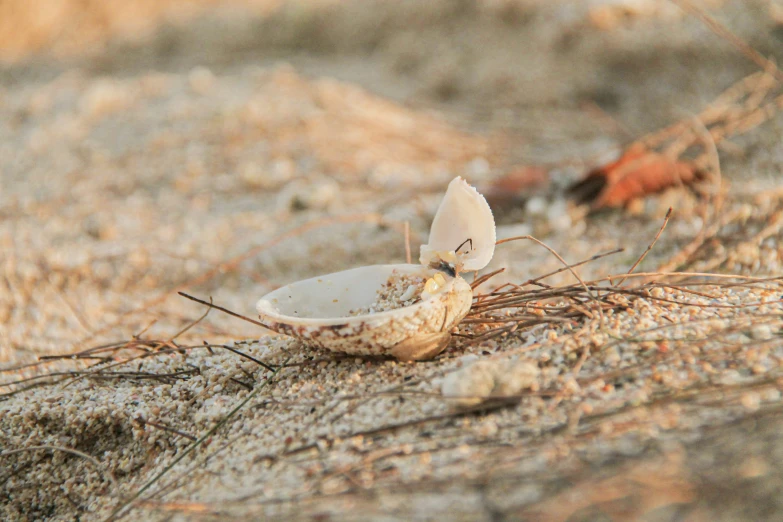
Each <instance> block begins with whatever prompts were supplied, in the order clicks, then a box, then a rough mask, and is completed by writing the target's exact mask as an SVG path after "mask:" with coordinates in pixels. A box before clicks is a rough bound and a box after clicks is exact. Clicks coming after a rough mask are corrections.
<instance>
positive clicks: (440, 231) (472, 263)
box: [419, 176, 495, 271]
mask: <svg viewBox="0 0 783 522" xmlns="http://www.w3.org/2000/svg"><path fill="white" fill-rule="evenodd" d="M455 251H456V257H457V263H458V265H459V268H460V269H461V270H462V271H472V270H481V269H482V268H484V267H485V266H487V264H488V263H489V262H490V260H491V259H492V256H493V254H494V253H495V218H494V216H493V215H492V210H491V209H490V208H489V204H488V203H487V200H486V199H484V196H482V195H481V194H479V192H478V191H477V190H476V189H475V188H473V187H471V186H470V185H469V184H468V183H467V182H466V181H465V180H464V179H462V178H461V177H459V176H458V177H456V178H454V179H453V180H452V181H451V183H449V187H448V189H447V190H446V195H445V196H444V197H443V201H441V203H440V206H439V207H438V211H437V212H436V214H435V219H434V220H433V221H432V227H431V228H430V237H429V242H428V243H427V244H426V245H422V246H421V256H420V258H419V261H420V262H421V263H422V264H423V265H425V266H426V265H430V264H432V263H433V261H435V262H437V261H438V258H439V257H441V258H442V257H443V255H442V253H448V252H455ZM446 261H447V260H446Z"/></svg>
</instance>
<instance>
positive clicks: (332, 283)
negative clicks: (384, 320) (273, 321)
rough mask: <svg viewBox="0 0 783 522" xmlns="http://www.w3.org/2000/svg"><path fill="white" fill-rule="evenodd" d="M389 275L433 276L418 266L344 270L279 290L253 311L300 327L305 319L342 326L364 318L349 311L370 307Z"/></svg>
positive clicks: (386, 266)
mask: <svg viewBox="0 0 783 522" xmlns="http://www.w3.org/2000/svg"><path fill="white" fill-rule="evenodd" d="M393 271H396V272H398V273H400V274H411V275H417V276H421V277H425V278H426V277H429V276H430V275H432V272H433V270H430V269H427V268H425V267H423V266H421V265H373V266H365V267H360V268H355V269H353V270H345V271H343V272H336V273H334V274H327V275H323V276H318V277H313V278H310V279H304V280H302V281H297V282H295V283H291V284H288V285H286V286H283V287H281V288H279V289H277V290H275V291H274V292H271V293H269V294H267V295H265V296H264V297H263V299H261V300H260V301H259V302H258V303H257V304H256V308H257V309H258V312H259V313H261V314H263V315H267V316H278V317H289V318H297V319H298V322H300V323H302V322H305V321H306V320H307V319H313V320H317V321H318V322H319V323H322V322H324V320H327V319H338V320H339V321H342V322H345V318H347V317H351V318H353V317H367V316H356V315H353V314H352V313H351V311H352V310H357V309H359V308H363V307H366V306H368V305H370V304H372V303H373V302H374V301H375V299H376V296H377V291H378V289H380V288H381V287H382V286H383V285H384V284H385V283H386V282H387V281H388V279H389V276H390V275H391V274H392V272H393ZM411 306H416V305H411ZM407 308H410V306H409V307H406V309H407ZM391 312H394V310H391V311H389V312H376V313H374V314H371V316H372V317H381V316H382V314H388V313H391Z"/></svg>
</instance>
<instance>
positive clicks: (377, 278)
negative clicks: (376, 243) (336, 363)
mask: <svg viewBox="0 0 783 522" xmlns="http://www.w3.org/2000/svg"><path fill="white" fill-rule="evenodd" d="M494 251H495V220H494V218H493V216H492V211H491V210H490V208H489V205H488V204H487V202H486V200H485V199H484V197H483V196H482V195H481V194H479V193H478V191H476V189H474V188H473V187H471V186H470V185H468V183H467V182H466V181H465V180H463V179H462V178H460V177H457V178H455V179H454V180H452V182H451V183H450V184H449V187H448V190H447V191H446V195H445V196H444V198H443V201H442V202H441V204H440V207H438V211H437V213H436V214H435V219H434V220H433V223H432V228H431V229H430V237H429V242H428V243H427V244H426V245H422V246H421V256H420V258H419V261H420V263H421V264H419V265H413V264H396V265H372V266H364V267H361V268H354V269H352V270H345V271H342V272H336V273H333V274H327V275H322V276H318V277H313V278H311V279H305V280H302V281H297V282H296V283H291V284H288V285H286V286H283V287H282V288H278V289H277V290H275V291H273V292H270V293H269V294H267V295H265V296H264V297H262V298H261V299H260V300H259V301H258V303H257V304H256V309H257V310H258V314H259V317H260V320H261V322H262V323H263V324H264V325H265V326H266V327H267V328H269V329H271V330H274V331H276V332H279V333H282V334H286V335H290V336H293V337H296V338H299V339H301V340H302V341H304V342H305V343H306V344H309V345H312V346H318V347H321V348H326V349H329V350H333V351H335V352H341V353H347V354H360V355H391V356H393V357H396V358H397V359H400V360H420V359H428V358H432V357H434V356H436V355H437V354H439V353H440V352H441V351H443V349H445V348H446V346H447V345H448V343H449V339H450V338H451V330H452V328H453V327H454V326H456V325H457V324H458V323H459V322H460V321H461V320H462V319H463V318H464V317H465V315H466V314H467V313H468V311H469V310H470V306H471V304H472V302H473V291H472V289H471V287H470V285H469V284H468V283H467V282H466V281H465V280H464V279H463V278H462V277H461V275H460V273H461V272H466V271H477V270H481V269H482V268H484V267H485V266H486V265H487V263H489V261H490V260H491V259H492V255H493V254H494Z"/></svg>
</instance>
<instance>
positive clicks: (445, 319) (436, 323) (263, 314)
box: [256, 264, 473, 360]
mask: <svg viewBox="0 0 783 522" xmlns="http://www.w3.org/2000/svg"><path fill="white" fill-rule="evenodd" d="M395 272H396V273H397V274H401V275H412V276H420V277H422V278H424V279H429V278H432V277H433V276H434V275H435V274H436V273H440V272H438V271H437V270H434V269H431V268H427V267H424V266H421V265H407V264H400V265H373V266H365V267H361V268H354V269H352V270H345V271H343V272H336V273H333V274H327V275H322V276H318V277H313V278H311V279H305V280H302V281H298V282H296V283H291V284H289V285H286V286H284V287H282V288H279V289H277V290H275V291H274V292H271V293H269V294H267V295H266V296H264V297H263V298H262V299H261V300H260V301H258V303H257V305H256V309H257V311H258V314H259V317H260V319H261V322H263V323H264V324H265V325H266V326H267V327H268V328H269V329H271V330H274V331H276V332H279V333H282V334H286V335H290V336H293V337H297V338H299V339H302V340H303V341H305V342H306V343H307V344H311V345H315V346H320V347H322V348H327V349H329V350H333V351H337V352H342V353H348V354H362V355H382V354H383V355H393V356H395V357H397V358H398V359H402V360H417V359H425V358H428V357H433V356H435V355H437V354H438V353H440V352H441V351H442V350H443V348H445V346H446V345H447V344H448V340H449V337H450V333H449V332H450V330H451V328H452V327H453V326H455V325H456V324H457V323H458V322H459V321H461V320H462V318H463V317H465V315H466V314H467V313H468V311H469V310H470V306H471V303H472V300H473V292H472V290H471V288H470V285H469V284H468V283H466V282H465V280H463V279H462V278H461V277H449V276H448V275H446V276H444V280H445V284H443V285H442V287H441V288H439V289H438V291H437V292H436V293H433V294H425V295H424V297H423V298H422V299H421V300H420V301H418V302H415V303H414V304H411V305H408V306H404V307H401V308H395V309H393V310H388V311H384V312H375V313H371V314H363V315H351V312H352V311H353V310H357V309H362V308H365V307H367V306H369V305H371V304H372V303H373V302H374V301H375V299H376V295H377V291H378V290H379V289H380V288H381V287H382V286H383V285H384V284H385V283H386V282H387V281H388V280H389V278H390V277H391V276H392V275H393V274H394V273H395Z"/></svg>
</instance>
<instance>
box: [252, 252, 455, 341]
mask: <svg viewBox="0 0 783 522" xmlns="http://www.w3.org/2000/svg"><path fill="white" fill-rule="evenodd" d="M400 267H404V268H411V269H412V268H415V269H417V270H423V271H424V272H425V273H427V274H429V275H430V276H431V275H432V274H434V273H443V272H441V271H439V270H437V269H435V268H429V267H426V266H423V265H417V264H413V263H411V264H408V263H400V264H384V265H365V266H360V267H356V268H349V269H348V270H340V271H338V272H331V273H329V274H323V275H318V276H315V277H309V278H307V279H301V280H299V281H295V282H294V283H289V284H300V283H305V282H309V281H314V280H317V279H321V278H324V277H329V276H332V275H335V274H342V273H344V272H351V271H354V270H366V269H378V268H383V269H388V270H389V275H391V272H392V270H393V269H395V268H400ZM444 276H445V277H446V279H447V281H446V285H445V287H444V289H443V290H442V291H441V292H438V294H436V295H435V296H433V297H432V298H430V299H427V300H426V301H420V302H418V303H415V304H412V305H408V306H402V307H400V308H394V309H392V310H386V311H384V312H376V313H374V314H361V315H350V316H344V317H323V318H320V317H298V316H295V315H285V314H282V313H279V312H274V311H271V310H269V309H267V308H263V309H262V308H261V306H260V305H261V302H262V301H266V302H269V299H267V296H269V295H271V294H273V293H275V292H278V291H279V290H281V289H282V288H285V287H286V286H288V285H284V286H282V287H280V288H278V289H276V290H272V291H271V292H268V293H267V294H266V295H264V296H263V297H261V298H260V299H259V300H258V301H257V302H256V312H257V313H258V315H259V318H260V319H261V322H262V323H263V322H264V319H267V318H268V319H270V320H271V321H272V322H273V323H274V324H296V325H301V326H325V327H329V326H335V325H340V326H346V327H347V326H351V325H354V324H360V323H368V322H383V321H384V320H386V319H389V318H391V317H392V316H394V315H395V314H398V317H399V314H400V311H401V310H404V311H405V313H404V314H402V315H404V316H406V315H408V314H415V312H416V311H417V310H419V309H421V308H422V307H424V306H426V305H427V304H428V303H431V302H432V301H435V300H437V299H438V296H441V295H443V294H445V293H449V292H451V291H452V290H453V289H454V285H455V284H458V283H457V280H458V279H460V280H462V282H463V283H464V284H466V285H468V287H469V286H470V285H469V283H468V282H467V281H465V280H464V279H463V278H462V277H461V276H459V275H457V276H456V277H451V276H449V275H448V274H444ZM265 326H266V325H265Z"/></svg>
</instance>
